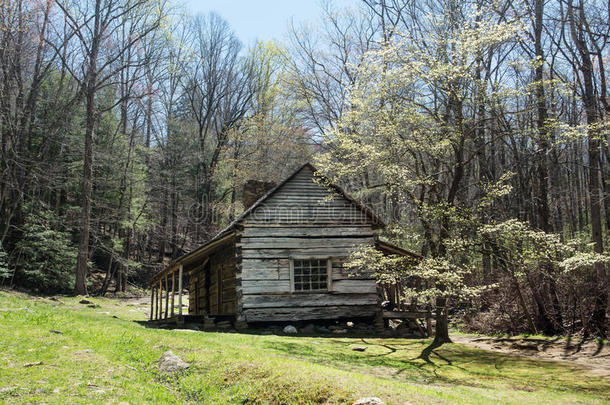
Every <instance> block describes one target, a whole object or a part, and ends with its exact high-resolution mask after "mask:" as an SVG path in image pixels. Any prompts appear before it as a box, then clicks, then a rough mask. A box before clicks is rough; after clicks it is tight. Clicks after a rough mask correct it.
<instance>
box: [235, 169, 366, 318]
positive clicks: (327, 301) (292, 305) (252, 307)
mask: <svg viewBox="0 0 610 405" xmlns="http://www.w3.org/2000/svg"><path fill="white" fill-rule="evenodd" d="M330 195H331V194H330V193H329V192H328V191H327V190H326V189H325V188H324V187H322V186H320V185H318V184H316V183H314V181H313V177H312V173H311V171H310V170H309V169H304V170H302V171H301V172H300V173H299V174H298V175H297V176H295V178H293V179H292V180H290V181H288V182H287V183H286V184H285V185H283V186H282V187H281V188H280V189H279V190H277V191H276V193H275V194H274V195H273V196H272V197H270V198H269V199H268V200H267V201H265V203H264V204H263V205H262V206H260V207H259V208H257V209H256V210H255V211H254V213H253V214H252V215H250V216H248V217H246V219H245V220H244V222H243V229H242V230H241V232H240V238H239V239H238V242H237V244H236V247H237V251H238V252H240V253H239V255H240V264H239V266H238V274H239V276H238V280H239V281H238V283H239V284H240V286H239V289H240V294H239V295H240V305H239V307H240V310H241V311H242V313H243V315H244V316H245V318H246V320H247V321H248V322H259V321H296V320H308V319H335V318H356V317H372V316H374V315H375V312H376V311H377V310H378V306H377V305H378V295H377V290H376V283H375V280H374V279H373V278H372V275H362V274H359V275H354V274H352V273H353V272H352V271H350V270H349V269H347V268H346V267H345V266H344V264H345V262H346V261H347V260H348V257H349V255H350V253H351V252H352V251H354V250H355V249H357V248H358V247H359V246H360V245H363V244H372V243H373V241H374V237H375V235H376V230H374V229H373V226H372V223H371V220H370V218H368V217H367V216H366V215H365V214H364V213H363V212H362V211H360V210H359V209H358V208H357V207H356V206H355V205H354V204H353V203H352V202H350V201H349V200H347V199H345V198H343V197H342V196H337V195H335V196H334V197H333V199H330V200H329V199H328V197H329V196H330ZM261 208H263V209H261ZM294 257H299V258H307V257H312V258H313V257H316V258H325V257H330V258H331V261H332V269H331V280H332V281H331V289H330V291H328V292H323V293H320V292H316V293H291V292H290V291H291V285H290V283H291V281H290V260H291V258H294Z"/></svg>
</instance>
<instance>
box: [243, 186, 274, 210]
mask: <svg viewBox="0 0 610 405" xmlns="http://www.w3.org/2000/svg"><path fill="white" fill-rule="evenodd" d="M273 187H275V183H270V182H266V181H259V180H248V181H247V182H246V184H244V190H243V192H242V197H241V200H242V202H243V204H244V208H245V209H248V208H249V207H250V206H251V205H252V204H254V203H255V202H256V201H257V200H258V199H259V198H261V197H262V196H264V195H265V194H266V193H267V192H268V191H269V190H271V189H272V188H273Z"/></svg>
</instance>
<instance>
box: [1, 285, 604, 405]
mask: <svg viewBox="0 0 610 405" xmlns="http://www.w3.org/2000/svg"><path fill="white" fill-rule="evenodd" d="M91 301H93V302H94V303H95V304H98V305H99V307H96V308H90V307H88V306H85V305H81V304H78V299H76V298H69V297H60V298H59V301H54V300H50V299H45V298H37V297H32V296H28V295H25V294H18V293H14V292H8V291H0V401H1V402H3V403H40V402H44V403H57V404H60V403H117V404H119V403H123V404H126V403H130V404H140V403H150V402H154V403H183V402H187V403H188V402H192V403H195V402H203V403H210V404H217V403H274V404H275V403H277V404H280V403H281V404H292V403H295V404H297V403H298V404H301V403H351V402H352V401H354V400H355V399H357V398H359V397H363V396H378V397H380V398H382V399H383V400H384V401H386V403H394V404H407V403H462V404H470V403H480V404H485V403H489V404H491V403H494V404H496V403H514V404H521V403H588V404H590V403H607V402H608V401H610V380H608V379H604V378H602V377H599V376H595V375H592V374H589V373H587V372H586V371H584V370H583V369H581V368H578V367H576V366H570V365H566V364H563V363H559V362H553V361H544V360H533V359H524V358H520V357H515V356H511V355H508V354H502V353H495V352H490V351H485V350H480V349H476V348H471V347H467V346H462V345H458V344H452V345H445V346H443V347H441V348H440V349H437V350H435V351H434V353H433V355H432V356H431V357H430V359H429V362H425V361H424V360H422V359H420V358H418V356H419V355H420V353H421V351H422V349H423V348H424V347H426V345H427V344H428V343H429V340H406V339H361V338H354V337H344V336H341V337H336V336H333V337H292V336H290V337H289V336H275V335H256V334H237V333H210V332H193V331H179V330H176V331H171V330H157V329H149V328H146V327H144V326H142V325H140V324H138V323H136V322H134V320H143V319H145V317H146V311H147V310H148V308H147V307H146V306H145V305H141V304H137V303H133V302H131V303H130V302H125V301H119V300H112V299H96V298H93V299H91ZM113 316H116V318H115V317H113ZM353 346H366V350H365V351H364V352H357V351H354V350H352V348H353ZM166 350H172V351H173V352H174V353H176V354H178V355H179V356H180V357H182V358H183V359H184V360H185V361H187V362H190V363H191V367H190V369H188V370H187V371H186V372H185V373H183V374H180V375H178V376H174V377H166V376H163V375H161V374H160V373H159V372H158V369H157V363H156V361H157V360H158V359H159V357H160V356H161V354H162V353H163V352H165V351H166Z"/></svg>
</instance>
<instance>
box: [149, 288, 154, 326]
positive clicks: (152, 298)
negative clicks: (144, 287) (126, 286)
mask: <svg viewBox="0 0 610 405" xmlns="http://www.w3.org/2000/svg"><path fill="white" fill-rule="evenodd" d="M154 300H155V287H154V286H153V285H151V287H150V320H151V321H152V320H153V308H154V302H155V301H154Z"/></svg>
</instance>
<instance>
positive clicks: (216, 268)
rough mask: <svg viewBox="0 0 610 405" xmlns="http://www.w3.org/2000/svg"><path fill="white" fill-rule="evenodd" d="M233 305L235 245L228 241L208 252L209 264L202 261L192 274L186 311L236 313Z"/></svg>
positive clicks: (194, 312) (234, 297)
mask: <svg viewBox="0 0 610 405" xmlns="http://www.w3.org/2000/svg"><path fill="white" fill-rule="evenodd" d="M208 277H209V281H208V280H207V278H208ZM219 280H220V283H219ZM208 295H209V301H208ZM208 305H209V308H208ZM236 308H237V293H236V279H235V248H234V245H233V243H227V244H226V245H225V246H224V247H222V248H220V249H219V250H217V251H216V252H214V253H212V254H211V255H210V260H209V265H204V261H202V264H201V265H200V266H198V267H197V268H195V269H194V270H193V272H192V273H191V275H190V278H189V314H191V315H194V314H197V315H203V314H214V315H217V314H235V312H236Z"/></svg>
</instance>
